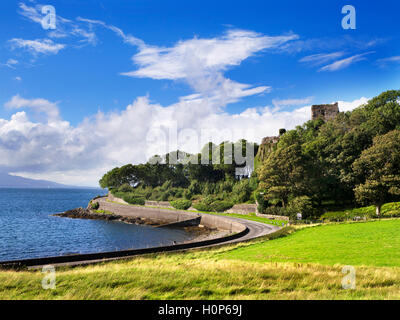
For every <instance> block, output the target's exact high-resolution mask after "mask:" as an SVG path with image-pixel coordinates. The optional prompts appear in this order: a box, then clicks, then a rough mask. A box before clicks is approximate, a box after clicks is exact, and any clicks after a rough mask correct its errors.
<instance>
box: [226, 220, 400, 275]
mask: <svg viewBox="0 0 400 320" xmlns="http://www.w3.org/2000/svg"><path fill="white" fill-rule="evenodd" d="M399 231H400V220H398V219H393V220H381V221H370V222H358V223H344V224H328V225H321V226H316V227H309V228H304V229H301V230H298V231H297V232H295V233H293V234H291V235H289V236H287V237H284V238H279V239H276V240H274V241H259V242H258V243H255V244H252V245H250V246H242V247H240V248H237V249H234V250H230V251H229V252H226V253H224V254H222V255H221V258H227V259H239V260H246V261H257V262H270V261H273V262H301V263H320V264H324V265H334V264H341V265H357V266H361V265H365V266H379V267H383V266H387V267H392V266H393V267H394V266H398V267H400V232H399Z"/></svg>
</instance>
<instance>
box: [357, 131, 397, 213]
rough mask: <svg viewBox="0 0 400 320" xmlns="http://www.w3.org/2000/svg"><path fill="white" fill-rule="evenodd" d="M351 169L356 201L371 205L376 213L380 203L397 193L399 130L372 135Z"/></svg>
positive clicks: (379, 211)
mask: <svg viewBox="0 0 400 320" xmlns="http://www.w3.org/2000/svg"><path fill="white" fill-rule="evenodd" d="M352 168H353V171H354V173H355V175H356V176H357V178H358V180H359V181H360V184H358V185H357V187H356V188H355V189H354V192H355V196H356V200H357V201H358V202H360V203H362V204H374V205H375V206H376V214H377V215H380V213H381V206H382V204H384V203H385V202H386V201H390V199H392V198H393V197H394V196H399V195H400V130H393V131H391V132H389V133H387V134H385V135H382V136H378V137H376V138H375V139H374V142H373V145H372V146H371V147H370V148H368V149H366V150H364V151H363V152H362V153H361V156H360V158H359V159H357V160H356V161H355V162H354V164H353V166H352Z"/></svg>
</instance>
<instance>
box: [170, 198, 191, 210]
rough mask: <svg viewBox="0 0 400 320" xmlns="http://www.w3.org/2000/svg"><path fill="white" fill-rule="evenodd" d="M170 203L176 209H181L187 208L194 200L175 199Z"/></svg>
mask: <svg viewBox="0 0 400 320" xmlns="http://www.w3.org/2000/svg"><path fill="white" fill-rule="evenodd" d="M169 203H170V205H171V206H173V207H174V208H175V209H179V210H187V209H189V208H190V206H191V205H192V201H190V200H186V199H178V200H175V201H170V202H169Z"/></svg>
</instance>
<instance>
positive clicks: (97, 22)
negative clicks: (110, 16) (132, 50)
mask: <svg viewBox="0 0 400 320" xmlns="http://www.w3.org/2000/svg"><path fill="white" fill-rule="evenodd" d="M76 20H77V21H80V22H86V23H88V24H89V25H90V26H91V27H92V26H93V25H100V26H102V27H104V28H106V29H109V30H111V31H113V32H114V33H115V34H116V35H117V36H119V37H120V38H122V39H123V41H124V42H125V43H128V44H130V45H133V46H139V47H141V46H144V42H143V41H142V40H140V39H138V38H136V37H134V36H132V35H130V34H125V33H124V32H123V31H122V30H121V29H120V28H118V27H116V26H113V25H108V24H106V23H105V22H103V21H100V20H92V19H85V18H82V17H78V18H76Z"/></svg>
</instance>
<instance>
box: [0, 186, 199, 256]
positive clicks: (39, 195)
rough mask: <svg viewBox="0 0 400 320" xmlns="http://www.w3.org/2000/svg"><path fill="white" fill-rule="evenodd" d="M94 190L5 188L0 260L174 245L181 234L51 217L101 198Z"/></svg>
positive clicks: (0, 196)
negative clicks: (98, 197) (94, 198)
mask: <svg viewBox="0 0 400 320" xmlns="http://www.w3.org/2000/svg"><path fill="white" fill-rule="evenodd" d="M102 192H103V191H102V190H93V189H87V190H86V189H0V261H5V260H15V259H24V258H36V257H48V256H58V255H66V254H73V253H91V252H100V251H113V250H121V249H131V248H132V249H133V248H135V249H136V248H146V247H154V246H158V245H170V244H172V242H173V241H177V242H180V241H185V240H189V239H192V238H193V236H192V235H191V234H190V233H188V232H186V231H185V230H182V229H162V228H153V227H149V226H136V225H131V224H126V223H123V222H108V221H101V220H83V219H68V218H61V217H53V216H51V215H52V214H54V213H59V212H63V211H66V210H69V209H73V208H77V207H84V208H85V207H86V206H87V204H88V202H89V200H90V199H92V198H93V197H95V196H96V195H99V194H102Z"/></svg>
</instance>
